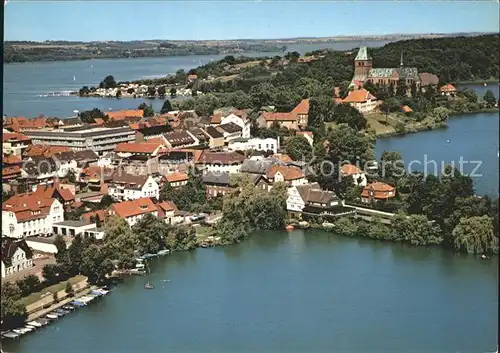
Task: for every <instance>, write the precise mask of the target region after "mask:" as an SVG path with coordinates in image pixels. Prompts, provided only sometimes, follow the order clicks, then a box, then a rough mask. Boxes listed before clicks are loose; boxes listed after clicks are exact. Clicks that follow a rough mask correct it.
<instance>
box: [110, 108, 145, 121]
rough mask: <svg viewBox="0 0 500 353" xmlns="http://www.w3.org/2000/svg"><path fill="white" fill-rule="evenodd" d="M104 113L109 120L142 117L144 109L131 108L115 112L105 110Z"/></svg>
mask: <svg viewBox="0 0 500 353" xmlns="http://www.w3.org/2000/svg"><path fill="white" fill-rule="evenodd" d="M106 115H107V116H108V117H109V119H110V120H124V119H126V118H142V117H144V110H142V109H131V110H119V111H117V112H107V113H106Z"/></svg>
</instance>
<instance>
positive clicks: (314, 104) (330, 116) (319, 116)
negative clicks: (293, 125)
mask: <svg viewBox="0 0 500 353" xmlns="http://www.w3.org/2000/svg"><path fill="white" fill-rule="evenodd" d="M330 121H334V104H333V101H332V99H331V98H330V97H323V96H322V97H312V98H311V99H310V100H309V114H308V124H307V125H308V126H309V127H310V128H321V127H322V126H324V123H325V122H330Z"/></svg>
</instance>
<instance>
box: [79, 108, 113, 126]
mask: <svg viewBox="0 0 500 353" xmlns="http://www.w3.org/2000/svg"><path fill="white" fill-rule="evenodd" d="M78 117H79V118H80V120H81V121H82V123H85V124H93V123H95V119H97V118H100V119H103V120H106V119H105V115H104V113H103V112H102V111H100V110H99V109H97V108H94V109H92V110H86V111H83V112H80V113H78Z"/></svg>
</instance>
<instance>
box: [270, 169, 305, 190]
mask: <svg viewBox="0 0 500 353" xmlns="http://www.w3.org/2000/svg"><path fill="white" fill-rule="evenodd" d="M267 179H268V180H269V181H270V182H271V183H275V182H279V181H282V182H284V183H285V184H286V185H288V186H299V185H304V184H307V179H306V176H305V175H304V172H303V171H302V170H301V169H300V168H297V167H293V166H286V165H273V166H271V167H270V168H269V170H268V172H267Z"/></svg>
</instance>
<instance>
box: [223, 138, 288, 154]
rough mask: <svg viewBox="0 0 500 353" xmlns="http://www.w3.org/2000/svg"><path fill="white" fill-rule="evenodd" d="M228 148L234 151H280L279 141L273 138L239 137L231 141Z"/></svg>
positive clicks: (274, 152)
mask: <svg viewBox="0 0 500 353" xmlns="http://www.w3.org/2000/svg"><path fill="white" fill-rule="evenodd" d="M228 148H229V149H230V150H232V151H248V150H255V151H262V152H267V151H272V152H273V154H276V153H278V149H279V143H278V140H277V139H273V138H265V139H262V138H251V139H248V138H238V139H234V140H232V141H230V142H229V144H228Z"/></svg>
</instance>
